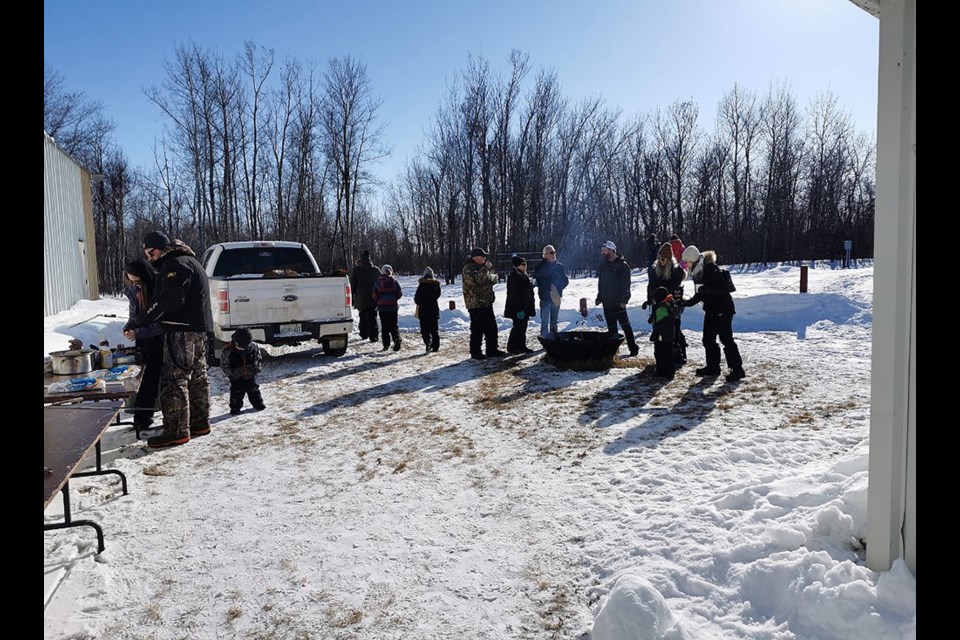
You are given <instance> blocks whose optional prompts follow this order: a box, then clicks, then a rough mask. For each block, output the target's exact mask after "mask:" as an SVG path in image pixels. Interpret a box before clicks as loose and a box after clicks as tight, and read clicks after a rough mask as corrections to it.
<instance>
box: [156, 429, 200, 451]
mask: <svg viewBox="0 0 960 640" xmlns="http://www.w3.org/2000/svg"><path fill="white" fill-rule="evenodd" d="M188 442H190V434H189V433H188V434H186V435H183V436H182V435H180V434H179V433H174V432H172V431H164V432H163V433H162V434H160V435H159V436H153V437H152V438H147V446H148V447H150V448H152V449H159V448H160V447H175V446H177V445H180V444H187V443H188Z"/></svg>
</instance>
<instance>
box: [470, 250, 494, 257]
mask: <svg viewBox="0 0 960 640" xmlns="http://www.w3.org/2000/svg"><path fill="white" fill-rule="evenodd" d="M480 256H483V257H484V258H486V257H489V256H490V254H489V253H487V252H486V251H484V250H483V249H481V248H480V247H474V248H473V251H471V252H470V257H471V258H479V257H480Z"/></svg>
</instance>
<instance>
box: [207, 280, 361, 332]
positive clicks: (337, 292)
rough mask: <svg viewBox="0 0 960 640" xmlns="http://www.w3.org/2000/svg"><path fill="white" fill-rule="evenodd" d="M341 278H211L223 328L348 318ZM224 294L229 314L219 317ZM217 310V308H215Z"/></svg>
mask: <svg viewBox="0 0 960 640" xmlns="http://www.w3.org/2000/svg"><path fill="white" fill-rule="evenodd" d="M344 282H345V281H344V278H341V277H329V278H328V277H302V278H246V277H245V278H226V279H220V278H212V279H211V281H210V290H211V296H214V297H215V298H216V302H215V303H214V304H216V305H218V307H219V309H220V311H221V313H220V316H221V322H220V324H221V325H223V326H234V327H235V326H241V325H250V324H269V323H296V322H311V321H317V320H337V319H341V320H342V319H347V318H351V311H350V307H349V306H348V303H347V297H346V295H347V294H346V289H345V285H344ZM224 291H226V292H227V301H228V302H229V312H228V313H223V308H224V307H223V302H224V295H225V294H224ZM215 308H217V307H215Z"/></svg>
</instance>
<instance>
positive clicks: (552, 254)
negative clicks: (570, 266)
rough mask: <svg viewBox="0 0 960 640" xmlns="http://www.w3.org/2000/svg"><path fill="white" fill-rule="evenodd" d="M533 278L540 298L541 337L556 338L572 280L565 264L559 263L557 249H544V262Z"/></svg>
mask: <svg viewBox="0 0 960 640" xmlns="http://www.w3.org/2000/svg"><path fill="white" fill-rule="evenodd" d="M533 278H534V280H536V282H537V295H538V297H539V298H540V336H541V337H543V338H556V337H557V333H558V331H557V322H558V320H559V318H560V302H561V300H562V298H563V290H564V289H566V288H567V285H568V284H570V279H569V278H567V270H566V269H564V267H563V264H562V263H560V262H558V261H557V249H556V248H555V247H554V246H553V245H552V244H548V245H547V246H545V247H544V248H543V260H541V261H540V264H538V265H537V267H536V269H534V270H533Z"/></svg>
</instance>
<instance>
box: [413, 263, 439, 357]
mask: <svg viewBox="0 0 960 640" xmlns="http://www.w3.org/2000/svg"><path fill="white" fill-rule="evenodd" d="M439 299H440V281H439V280H437V279H436V277H434V274H433V269H431V268H430V267H427V268H426V269H424V270H423V277H422V278H420V280H419V282H418V283H417V291H416V293H414V294H413V301H414V303H415V304H416V305H417V317H418V318H419V319H420V335H421V336H422V337H423V345H424V346H425V347H426V349H427V353H430V352H431V351H440V305H439V303H438V302H437V300H439Z"/></svg>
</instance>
